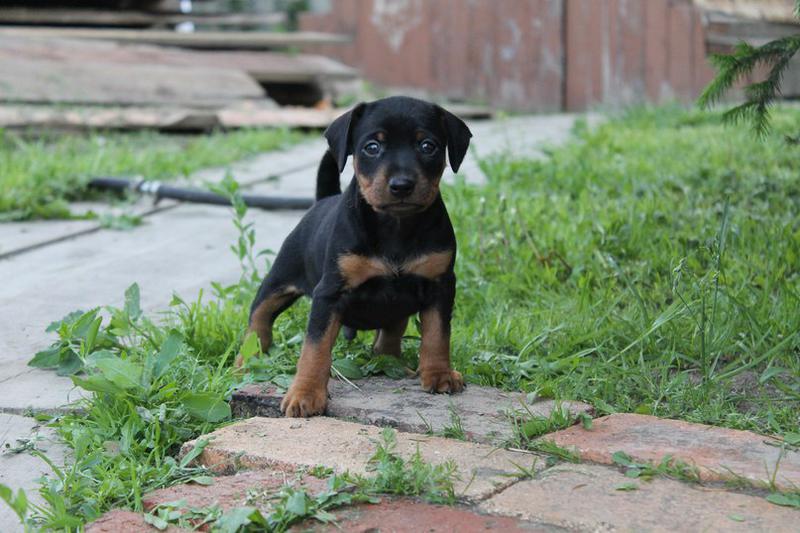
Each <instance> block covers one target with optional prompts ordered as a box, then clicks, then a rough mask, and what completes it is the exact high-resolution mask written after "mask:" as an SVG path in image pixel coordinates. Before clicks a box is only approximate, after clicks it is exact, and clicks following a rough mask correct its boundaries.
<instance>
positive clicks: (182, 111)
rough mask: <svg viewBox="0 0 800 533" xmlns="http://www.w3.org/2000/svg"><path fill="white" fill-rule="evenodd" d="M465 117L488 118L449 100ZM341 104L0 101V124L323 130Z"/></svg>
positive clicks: (62, 127) (479, 109) (73, 127)
mask: <svg viewBox="0 0 800 533" xmlns="http://www.w3.org/2000/svg"><path fill="white" fill-rule="evenodd" d="M447 108H448V109H449V110H450V111H452V112H453V113H455V114H456V115H458V116H460V117H461V118H463V119H482V118H490V117H491V115H492V114H491V111H490V110H489V109H487V108H485V107H481V106H467V105H457V104H456V105H447ZM344 112H345V110H344V109H312V108H304V107H268V106H266V105H259V104H255V103H253V104H250V105H236V106H231V107H225V108H220V109H192V108H187V107H174V108H165V107H142V106H132V107H105V106H104V107H97V106H95V107H92V106H78V107H74V106H71V107H69V108H64V107H58V106H45V105H0V128H6V129H26V130H27V129H32V128H46V129H57V130H77V131H83V130H140V129H156V130H160V131H174V132H197V131H207V130H211V129H216V128H225V129H238V128H264V127H289V128H317V129H322V128H326V127H328V125H329V124H330V123H331V122H332V121H333V120H334V119H335V118H336V117H338V116H339V115H341V114H342V113H344Z"/></svg>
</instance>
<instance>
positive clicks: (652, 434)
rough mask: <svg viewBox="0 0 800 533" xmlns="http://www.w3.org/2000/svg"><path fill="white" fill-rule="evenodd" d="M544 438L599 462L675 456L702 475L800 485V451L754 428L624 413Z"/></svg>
mask: <svg viewBox="0 0 800 533" xmlns="http://www.w3.org/2000/svg"><path fill="white" fill-rule="evenodd" d="M543 438H545V439H547V440H550V441H553V442H555V443H556V444H558V445H559V446H563V447H565V448H570V449H575V450H576V451H577V452H578V453H579V454H580V456H581V457H582V458H583V459H585V460H587V461H592V462H596V463H604V464H612V463H613V461H612V458H611V456H612V455H613V454H614V452H617V451H623V452H625V453H627V454H628V455H630V456H631V457H633V458H634V459H635V460H637V461H649V462H654V463H658V462H660V461H661V460H662V459H663V458H664V457H665V456H667V455H670V456H672V457H673V458H674V459H677V460H681V461H683V462H685V463H688V464H690V465H694V466H695V467H697V469H698V471H699V474H700V478H701V479H705V480H727V479H738V480H746V481H749V482H751V483H753V484H755V485H758V486H768V484H769V483H770V482H771V481H772V478H773V476H774V483H775V485H776V486H778V487H779V488H781V489H783V490H798V488H800V452H798V451H796V450H791V449H782V448H781V446H780V442H779V441H778V440H777V439H774V438H771V437H765V436H763V435H758V434H756V433H751V432H750V431H738V430H735V429H727V428H720V427H713V426H706V425H703V424H692V423H690V422H683V421H680V420H668V419H664V418H657V417H654V416H647V415H634V414H622V413H621V414H614V415H609V416H604V417H602V418H598V419H596V420H595V421H594V423H593V424H592V429H590V430H586V429H583V428H582V427H579V426H574V427H571V428H568V429H565V430H562V431H558V432H555V433H551V434H549V435H547V436H545V437H543Z"/></svg>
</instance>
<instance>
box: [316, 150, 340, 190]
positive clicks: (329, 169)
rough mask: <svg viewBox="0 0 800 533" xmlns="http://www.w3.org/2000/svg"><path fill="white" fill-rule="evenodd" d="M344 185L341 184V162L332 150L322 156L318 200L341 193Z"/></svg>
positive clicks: (318, 181) (318, 177)
mask: <svg viewBox="0 0 800 533" xmlns="http://www.w3.org/2000/svg"><path fill="white" fill-rule="evenodd" d="M341 192H342V187H341V185H340V184H339V164H338V163H336V159H335V158H334V157H333V154H332V153H331V151H330V150H327V151H326V152H325V155H323V156H322V161H320V162H319V169H317V194H316V199H317V201H319V200H322V199H323V198H325V197H328V196H334V195H336V194H341Z"/></svg>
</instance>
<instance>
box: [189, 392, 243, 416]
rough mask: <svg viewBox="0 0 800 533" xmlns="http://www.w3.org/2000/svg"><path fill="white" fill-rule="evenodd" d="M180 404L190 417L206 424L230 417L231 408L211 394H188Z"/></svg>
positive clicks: (219, 397) (218, 396)
mask: <svg viewBox="0 0 800 533" xmlns="http://www.w3.org/2000/svg"><path fill="white" fill-rule="evenodd" d="M182 403H183V406H184V407H185V408H186V410H187V411H188V412H189V414H190V415H192V416H193V417H195V418H198V419H200V420H204V421H206V422H220V421H222V420H225V419H227V418H230V416H231V406H230V405H228V404H227V402H225V400H224V399H223V398H222V396H221V395H219V394H214V393H212V392H190V393H189V394H186V395H185V396H184V397H183V400H182Z"/></svg>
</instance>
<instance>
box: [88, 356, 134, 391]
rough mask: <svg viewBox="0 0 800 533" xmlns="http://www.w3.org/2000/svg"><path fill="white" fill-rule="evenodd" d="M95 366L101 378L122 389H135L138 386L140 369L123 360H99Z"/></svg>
mask: <svg viewBox="0 0 800 533" xmlns="http://www.w3.org/2000/svg"><path fill="white" fill-rule="evenodd" d="M95 364H96V366H97V368H98V370H100V372H101V373H102V374H103V376H104V377H105V378H106V379H108V380H109V381H110V382H111V383H113V384H114V385H116V386H117V387H120V388H122V389H135V388H137V387H139V386H140V382H141V379H142V367H141V366H139V365H136V364H134V363H131V362H130V361H127V360H125V359H119V358H114V359H100V360H99V361H97V362H96V363H95Z"/></svg>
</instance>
